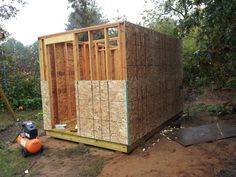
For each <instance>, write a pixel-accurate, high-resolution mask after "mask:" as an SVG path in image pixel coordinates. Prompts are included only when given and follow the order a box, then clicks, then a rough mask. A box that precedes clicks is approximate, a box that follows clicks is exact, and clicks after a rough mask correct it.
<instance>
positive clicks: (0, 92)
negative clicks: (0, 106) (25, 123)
mask: <svg viewBox="0 0 236 177" xmlns="http://www.w3.org/2000/svg"><path fill="white" fill-rule="evenodd" d="M0 96H1V97H2V99H3V101H4V103H5V104H6V106H7V109H8V111H9V112H10V113H11V115H12V117H13V119H14V120H15V118H16V114H15V112H14V110H13V109H12V107H11V104H10V102H9V101H8V99H7V96H6V95H5V93H4V92H3V89H2V87H1V85H0Z"/></svg>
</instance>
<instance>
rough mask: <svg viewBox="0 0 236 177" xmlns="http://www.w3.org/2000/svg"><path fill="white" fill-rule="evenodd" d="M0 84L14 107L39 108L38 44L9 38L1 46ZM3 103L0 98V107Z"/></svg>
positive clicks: (1, 107)
mask: <svg viewBox="0 0 236 177" xmlns="http://www.w3.org/2000/svg"><path fill="white" fill-rule="evenodd" d="M2 47H3V48H2V51H3V55H2V60H1V61H0V84H2V86H3V89H4V92H5V94H6V95H7V97H8V99H9V101H10V103H11V105H12V107H13V108H15V109H20V110H22V109H39V108H41V95H40V81H39V64H38V44H37V43H34V44H33V45H30V46H24V45H23V44H22V43H20V42H18V41H16V40H15V39H9V40H8V41H7V42H6V43H4V45H3V46H2ZM4 107H5V105H4V104H3V102H2V100H1V99H0V109H3V108H4Z"/></svg>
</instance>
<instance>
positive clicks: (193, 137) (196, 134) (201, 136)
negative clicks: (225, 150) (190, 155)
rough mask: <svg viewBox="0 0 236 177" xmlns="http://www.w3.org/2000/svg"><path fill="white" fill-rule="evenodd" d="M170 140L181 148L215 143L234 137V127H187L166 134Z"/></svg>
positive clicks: (210, 125)
mask: <svg viewBox="0 0 236 177" xmlns="http://www.w3.org/2000/svg"><path fill="white" fill-rule="evenodd" d="M166 135H167V136H168V137H169V138H171V139H172V140H175V141H177V142H178V143H180V144H181V145H183V146H189V145H193V144H199V143H204V142H209V141H215V140H220V139H225V138H231V137H234V136H236V125H229V124H227V123H213V124H207V125H202V126H197V127H188V128H181V129H178V130H175V131H173V132H168V133H167V134H166Z"/></svg>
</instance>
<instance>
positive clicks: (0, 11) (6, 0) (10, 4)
mask: <svg viewBox="0 0 236 177" xmlns="http://www.w3.org/2000/svg"><path fill="white" fill-rule="evenodd" d="M17 4H18V5H25V4H26V2H25V1H23V0H0V23H1V22H3V21H4V20H9V19H10V18H13V17H15V16H16V15H17V13H18V12H19V9H18V8H17V7H16V5H17ZM0 31H5V30H4V29H3V28H2V24H0Z"/></svg>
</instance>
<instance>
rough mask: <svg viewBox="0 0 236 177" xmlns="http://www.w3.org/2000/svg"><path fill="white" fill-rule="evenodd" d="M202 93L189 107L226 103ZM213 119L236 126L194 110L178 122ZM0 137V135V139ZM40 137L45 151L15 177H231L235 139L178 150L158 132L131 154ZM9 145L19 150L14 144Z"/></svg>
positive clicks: (235, 170)
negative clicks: (197, 104) (188, 116)
mask: <svg viewBox="0 0 236 177" xmlns="http://www.w3.org/2000/svg"><path fill="white" fill-rule="evenodd" d="M207 95H208V94H206V95H203V96H201V97H199V98H194V99H193V100H191V101H190V103H191V105H194V104H195V103H196V102H197V103H202V102H204V101H205V100H207V104H218V103H219V102H220V103H223V102H224V99H226V100H227V99H228V98H224V97H222V96H220V97H217V96H215V97H212V96H210V95H209V96H207ZM219 99H221V100H219ZM188 104H189V103H188ZM216 121H218V122H220V121H224V122H231V123H236V114H231V115H227V116H224V117H221V118H219V117H216V116H211V115H209V113H207V112H194V114H192V117H190V118H188V119H186V118H185V119H181V125H182V126H184V127H188V126H197V125H203V124H208V123H212V122H216ZM7 131H11V130H7ZM7 131H6V132H7ZM3 133H4V132H2V133H1V132H0V135H1V134H2V137H3ZM5 134H6V133H5ZM0 137H1V136H0ZM40 138H41V139H42V141H43V144H44V147H45V150H44V152H43V153H42V154H41V155H36V156H32V157H29V159H30V161H29V165H27V166H26V168H25V169H22V175H19V176H36V177H39V176H47V177H54V176H68V177H74V176H88V177H93V176H99V177H143V176H144V177H235V176H236V138H229V139H223V140H218V141H214V142H207V143H202V144H197V145H192V146H188V147H183V146H182V145H180V144H178V143H177V142H175V141H172V140H170V139H169V138H167V137H166V136H163V135H162V134H161V133H158V134H156V135H154V136H153V137H152V138H151V139H149V140H148V141H147V142H146V143H145V144H142V145H141V146H140V147H138V148H136V149H135V150H134V151H133V152H132V153H131V154H124V153H120V152H115V151H110V150H105V149H101V148H96V147H91V146H85V145H82V144H78V143H73V142H68V141H62V140H58V139H54V138H50V137H47V136H43V134H42V133H41V137H40ZM11 147H12V148H16V149H17V148H19V146H18V145H16V144H13V145H11ZM19 156H20V154H19ZM25 172H28V173H25ZM0 176H1V175H0Z"/></svg>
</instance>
